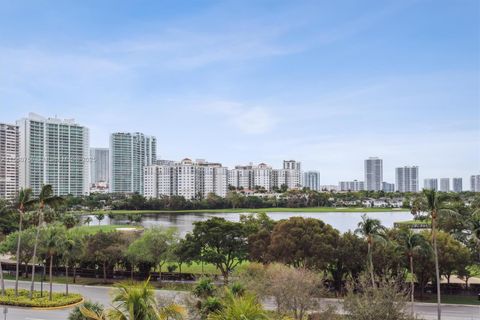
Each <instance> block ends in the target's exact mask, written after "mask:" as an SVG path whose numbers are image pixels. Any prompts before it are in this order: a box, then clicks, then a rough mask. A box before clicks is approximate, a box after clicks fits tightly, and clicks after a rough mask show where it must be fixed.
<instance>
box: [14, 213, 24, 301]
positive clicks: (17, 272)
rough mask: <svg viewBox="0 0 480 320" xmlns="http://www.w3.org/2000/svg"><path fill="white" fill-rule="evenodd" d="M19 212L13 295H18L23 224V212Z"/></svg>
mask: <svg viewBox="0 0 480 320" xmlns="http://www.w3.org/2000/svg"><path fill="white" fill-rule="evenodd" d="M19 212H20V222H19V224H18V238H17V252H16V254H15V260H16V268H15V297H18V278H19V275H20V247H21V243H22V225H23V212H22V210H19Z"/></svg>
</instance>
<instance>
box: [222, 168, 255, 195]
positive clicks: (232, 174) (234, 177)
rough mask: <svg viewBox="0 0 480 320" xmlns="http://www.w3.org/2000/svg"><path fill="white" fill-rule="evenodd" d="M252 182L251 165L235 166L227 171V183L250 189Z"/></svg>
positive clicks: (238, 187)
mask: <svg viewBox="0 0 480 320" xmlns="http://www.w3.org/2000/svg"><path fill="white" fill-rule="evenodd" d="M252 183H253V166H252V165H248V166H236V167H235V169H232V170H229V171H228V184H229V185H230V186H232V187H235V188H237V189H244V190H251V189H252V187H253V186H252Z"/></svg>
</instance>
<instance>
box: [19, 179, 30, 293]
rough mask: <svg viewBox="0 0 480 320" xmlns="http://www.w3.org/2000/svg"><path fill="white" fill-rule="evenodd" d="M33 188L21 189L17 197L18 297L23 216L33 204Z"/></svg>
mask: <svg viewBox="0 0 480 320" xmlns="http://www.w3.org/2000/svg"><path fill="white" fill-rule="evenodd" d="M31 194H32V189H21V190H20V192H19V194H18V199H17V210H18V213H19V214H20V217H19V223H18V234H17V235H18V236H17V251H16V253H15V262H16V267H15V297H18V277H19V274H20V248H21V243H22V228H23V216H24V214H25V211H26V210H27V207H28V206H29V205H30V204H31V198H30V197H31Z"/></svg>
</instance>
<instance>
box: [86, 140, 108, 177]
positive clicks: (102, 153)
mask: <svg viewBox="0 0 480 320" xmlns="http://www.w3.org/2000/svg"><path fill="white" fill-rule="evenodd" d="M109 153H110V152H109V149H108V148H91V149H90V183H91V184H94V185H95V184H99V183H105V184H106V185H108V182H109V178H108V177H109V174H110V169H109V161H110V155H109Z"/></svg>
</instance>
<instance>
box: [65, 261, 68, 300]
mask: <svg viewBox="0 0 480 320" xmlns="http://www.w3.org/2000/svg"><path fill="white" fill-rule="evenodd" d="M65 278H66V281H65V295H66V296H67V297H68V281H69V279H68V262H67V263H66V264H65Z"/></svg>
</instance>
